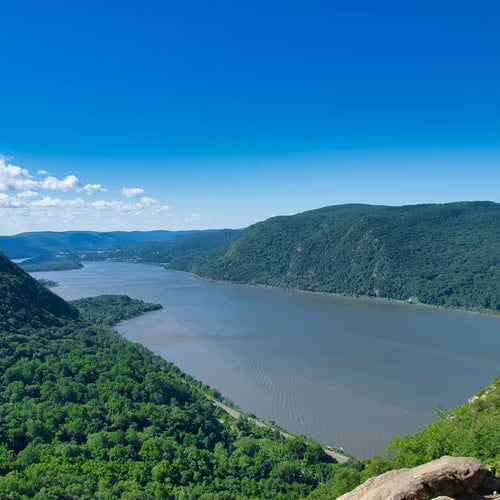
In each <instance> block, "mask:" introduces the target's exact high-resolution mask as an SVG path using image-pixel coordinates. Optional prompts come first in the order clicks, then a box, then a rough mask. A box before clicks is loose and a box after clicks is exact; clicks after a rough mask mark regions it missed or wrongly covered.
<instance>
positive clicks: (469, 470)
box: [339, 456, 500, 500]
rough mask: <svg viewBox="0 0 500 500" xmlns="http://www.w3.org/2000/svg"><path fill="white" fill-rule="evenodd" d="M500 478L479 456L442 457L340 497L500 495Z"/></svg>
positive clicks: (412, 499) (387, 499)
mask: <svg viewBox="0 0 500 500" xmlns="http://www.w3.org/2000/svg"><path fill="white" fill-rule="evenodd" d="M499 489H500V479H498V478H497V477H495V471H494V469H492V468H491V467H487V466H485V465H483V464H482V463H481V462H480V461H479V460H477V459H475V458H467V457H448V456H445V457H442V458H440V459H438V460H433V461H432V462H429V463H427V464H424V465H420V466H418V467H414V468H412V469H399V470H393V471H389V472H386V473H385V474H382V475H380V476H377V477H372V478H371V479H368V481H366V482H365V483H363V484H362V485H361V486H358V487H357V488H356V489H355V490H353V491H351V492H350V493H347V494H345V495H342V496H341V497H340V498H339V500H428V499H434V500H438V499H440V500H444V499H456V500H466V499H470V500H472V499H474V500H478V499H486V498H490V499H491V498H495V499H496V498H500V496H499V495H497V494H496V492H497V491H498V490H499Z"/></svg>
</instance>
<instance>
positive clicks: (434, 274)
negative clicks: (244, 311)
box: [171, 202, 500, 310]
mask: <svg viewBox="0 0 500 500" xmlns="http://www.w3.org/2000/svg"><path fill="white" fill-rule="evenodd" d="M173 264H174V265H171V267H175V268H176V269H179V270H183V271H190V272H193V273H195V274H197V275H200V276H203V277H208V278H211V279H216V280H228V281H233V282H238V283H249V284H264V285H272V286H278V287H282V288H296V289H302V290H311V291H319V292H330V293H338V294H345V295H353V296H356V295H361V296H373V297H383V298H388V299H397V300H404V301H410V302H421V303H425V304H434V305H439V306H449V307H463V308H483V309H490V310H500V204H498V203H493V202H458V203H447V204H439V205H438V204H432V205H412V206H402V207H389V206H374V205H338V206H332V207H326V208H321V209H318V210H312V211H309V212H304V213H301V214H297V215H293V216H287V217H273V218H271V219H268V220H266V221H264V222H259V223H257V224H254V225H253V226H250V227H248V228H247V229H245V230H243V231H242V232H241V233H240V234H239V235H238V236H237V237H236V238H234V239H233V240H231V241H230V242H228V243H226V244H223V245H222V246H221V247H219V248H218V249H215V250H214V251H212V252H207V253H205V254H200V255H198V256H197V258H196V259H193V260H192V261H191V262H187V263H184V264H183V263H179V262H177V263H173Z"/></svg>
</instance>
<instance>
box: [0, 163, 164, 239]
mask: <svg viewBox="0 0 500 500" xmlns="http://www.w3.org/2000/svg"><path fill="white" fill-rule="evenodd" d="M37 175H38V177H35V176H34V175H32V174H31V173H30V171H29V170H28V169H25V168H22V167H19V166H17V165H12V164H10V163H8V161H7V159H6V158H5V157H2V156H0V234H11V233H16V232H21V231H24V230H46V229H52V230H63V229H83V228H102V227H106V226H107V227H108V228H121V229H124V228H127V229H149V228H150V227H151V225H152V224H153V225H154V226H155V227H165V222H166V220H167V218H168V217H170V216H171V210H170V207H169V206H168V205H166V204H164V203H161V202H160V201H158V200H156V199H154V198H151V197H149V196H143V195H144V193H145V191H144V189H142V188H139V187H135V188H122V189H121V191H118V192H116V193H115V194H114V195H113V194H107V193H109V191H108V189H107V188H105V187H103V186H102V184H100V183H98V182H87V183H83V182H82V181H81V180H80V179H79V178H78V177H77V176H76V175H74V174H68V175H66V176H64V177H63V178H57V177H55V176H52V175H48V172H47V171H46V170H38V171H37ZM40 176H41V178H40ZM54 192H55V193H56V194H54ZM82 194H85V195H86V196H85V198H82V196H81V195H82ZM96 196H99V199H95V198H96ZM103 196H105V198H103ZM122 197H124V198H122ZM132 198H133V199H132ZM124 226H125V227H124ZM100 230H101V229H100Z"/></svg>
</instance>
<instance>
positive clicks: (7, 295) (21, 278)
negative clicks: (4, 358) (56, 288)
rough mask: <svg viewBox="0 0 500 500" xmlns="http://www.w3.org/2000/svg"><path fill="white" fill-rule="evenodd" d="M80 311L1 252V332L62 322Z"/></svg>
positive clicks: (60, 323) (74, 316)
mask: <svg viewBox="0 0 500 500" xmlns="http://www.w3.org/2000/svg"><path fill="white" fill-rule="evenodd" d="M77 314H78V313H77V312H76V310H75V309H73V308H72V307H71V306H69V305H68V304H67V303H66V302H65V301H64V300H62V299H61V298H60V297H59V296H57V295H55V294H54V293H52V292H50V291H49V290H47V289H46V288H45V287H43V286H42V285H41V284H39V283H38V282H36V281H35V280H34V279H32V278H31V277H30V276H28V275H27V274H26V273H25V272H24V271H23V270H22V269H21V268H20V267H18V266H15V265H13V264H12V263H11V262H10V260H9V259H8V258H7V257H5V255H3V254H1V253H0V331H2V332H14V331H18V330H22V329H26V328H28V329H30V328H41V327H46V326H54V325H62V324H63V323H64V322H65V321H66V320H68V319H72V318H76V316H77Z"/></svg>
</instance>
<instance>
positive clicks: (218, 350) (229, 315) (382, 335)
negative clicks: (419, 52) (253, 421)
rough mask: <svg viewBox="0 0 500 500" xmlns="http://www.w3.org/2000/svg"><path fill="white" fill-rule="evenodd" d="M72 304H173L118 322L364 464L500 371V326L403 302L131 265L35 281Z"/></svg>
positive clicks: (238, 398)
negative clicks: (106, 297) (114, 300)
mask: <svg viewBox="0 0 500 500" xmlns="http://www.w3.org/2000/svg"><path fill="white" fill-rule="evenodd" d="M33 275H34V276H36V277H40V278H42V277H43V278H47V279H51V280H54V281H57V282H58V283H59V285H60V286H59V287H57V288H54V289H53V291H54V292H56V293H58V294H59V295H61V296H62V297H63V298H65V299H76V298H80V297H87V296H92V295H99V294H127V295H129V296H130V297H133V298H138V299H142V300H145V301H148V302H159V303H160V304H162V305H163V306H164V308H163V309H162V310H160V311H154V312H151V313H148V314H146V315H144V316H141V317H138V318H134V319H131V320H128V321H125V322H123V323H122V324H120V325H118V326H117V327H116V329H117V330H118V332H119V333H120V334H122V335H123V336H124V337H126V338H127V339H129V340H131V341H134V342H140V343H141V344H143V345H145V346H147V347H148V348H150V349H151V350H152V351H154V352H155V353H156V354H159V355H160V356H162V357H164V358H165V359H167V360H169V361H172V362H174V363H175V364H176V365H177V366H179V367H180V368H181V369H182V370H183V371H185V372H187V373H189V374H190V375H193V376H194V377H196V378H198V379H200V380H201V381H203V382H204V383H205V384H207V385H210V386H212V387H216V388H217V389H219V391H220V392H221V393H222V395H224V396H225V397H228V398H229V399H231V400H232V401H233V402H234V403H235V404H236V405H237V406H238V407H240V408H241V409H242V410H244V411H245V412H247V413H253V414H255V415H257V416H258V417H259V418H261V419H262V420H265V421H268V420H273V421H275V422H276V423H277V424H278V425H280V426H282V427H285V428H286V429H288V430H290V431H292V432H294V433H297V434H304V435H306V436H308V437H311V438H314V439H317V440H318V441H320V442H322V443H324V444H330V445H341V446H343V447H344V448H345V450H346V451H347V452H349V453H351V454H353V455H355V456H356V457H358V458H366V457H368V456H371V455H373V454H375V453H380V452H382V451H383V449H384V447H385V444H386V443H387V441H388V440H389V439H390V437H391V435H402V434H405V433H409V432H411V431H412V430H413V429H414V428H415V427H417V426H422V425H424V424H425V423H427V422H429V421H430V420H432V418H434V417H433V415H432V413H431V412H432V410H433V408H435V407H436V406H437V405H442V406H444V407H449V406H452V405H456V404H458V403H460V402H464V401H466V400H467V398H469V397H470V396H472V395H473V394H474V393H475V392H476V391H477V390H478V389H479V388H481V387H483V386H485V385H487V384H489V383H490V382H491V380H492V379H493V377H494V376H496V375H497V374H498V373H499V371H500V358H499V356H498V352H499V346H500V319H499V318H493V317H486V316H479V315H474V314H468V313H459V312H452V311H442V310H436V309H432V308H426V307H419V306H411V305H406V304H399V303H394V302H384V301H375V300H368V299H366V300H364V299H354V298H344V297H335V296H329V295H323V294H314V293H307V292H291V291H282V290H276V289H271V288H264V287H252V286H245V285H231V284H221V283H209V282H206V281H201V280H198V279H196V278H194V277H193V276H191V275H189V274H185V273H178V272H170V271H165V270H164V269H162V268H160V267H155V266H146V265H141V264H128V263H97V262H91V263H85V267H84V268H83V269H78V270H74V271H59V272H45V273H33Z"/></svg>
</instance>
